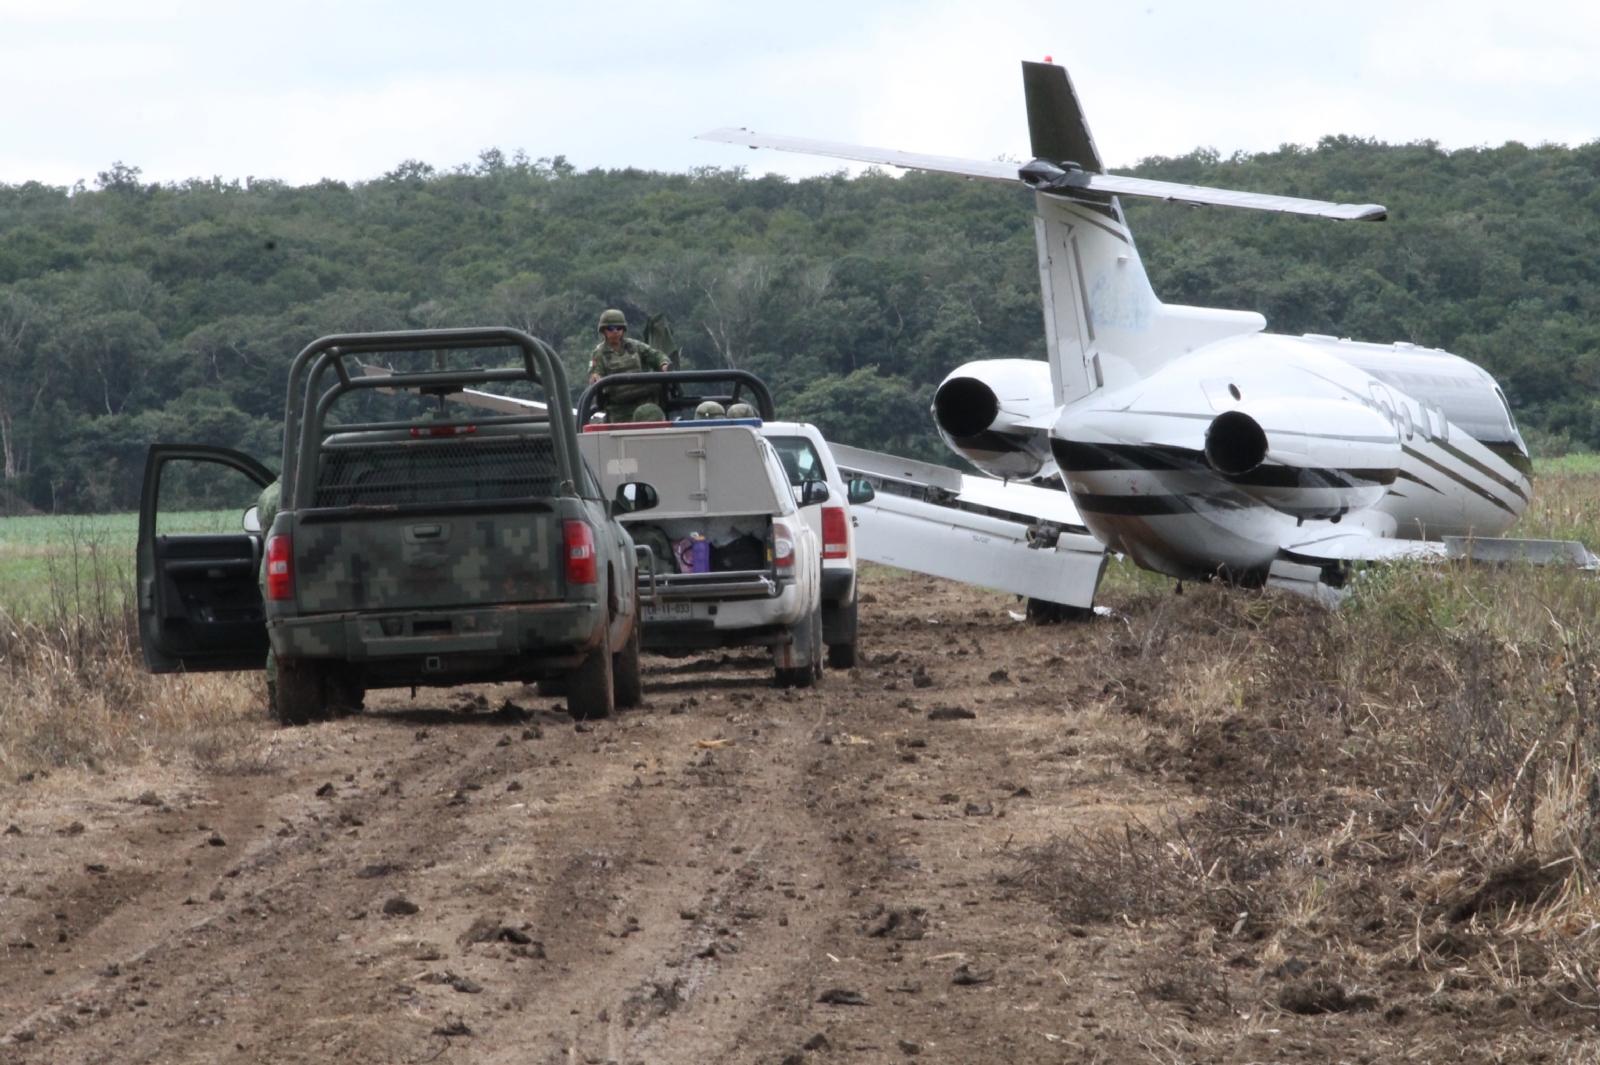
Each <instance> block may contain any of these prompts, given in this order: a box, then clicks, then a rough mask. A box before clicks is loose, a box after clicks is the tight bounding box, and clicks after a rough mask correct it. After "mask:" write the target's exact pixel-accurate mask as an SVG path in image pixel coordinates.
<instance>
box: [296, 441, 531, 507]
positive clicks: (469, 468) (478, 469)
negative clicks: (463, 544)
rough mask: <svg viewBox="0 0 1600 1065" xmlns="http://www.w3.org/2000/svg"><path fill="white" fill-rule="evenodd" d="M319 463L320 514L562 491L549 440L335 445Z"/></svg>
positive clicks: (515, 497) (320, 457) (323, 454)
mask: <svg viewBox="0 0 1600 1065" xmlns="http://www.w3.org/2000/svg"><path fill="white" fill-rule="evenodd" d="M319 459H320V462H319V466H318V470H317V489H316V498H315V501H314V503H313V504H312V505H313V506H317V507H376V506H400V505H405V504H408V503H454V502H463V501H472V500H500V499H532V498H541V497H549V496H553V495H555V494H556V488H557V484H558V483H559V482H558V465H557V462H556V455H555V447H554V444H553V442H552V441H551V439H550V438H549V437H548V436H538V437H528V436H516V437H495V438H489V439H483V438H479V439H476V440H475V439H472V438H471V437H454V438H450V439H445V440H427V439H422V440H405V441H396V442H392V443H389V442H385V443H362V444H335V445H326V446H324V448H323V450H322V452H321V454H320V455H319Z"/></svg>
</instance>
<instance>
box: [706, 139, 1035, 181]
mask: <svg viewBox="0 0 1600 1065" xmlns="http://www.w3.org/2000/svg"><path fill="white" fill-rule="evenodd" d="M695 140H702V141H721V142H722V143H724V144H742V145H744V146H745V147H747V148H776V149H777V150H778V151H780V152H799V153H801V154H802V155H825V156H828V157H830V158H833V159H854V160H855V161H856V162H858V163H877V164H880V165H882V166H898V167H903V168H904V169H906V170H933V171H936V172H938V173H940V174H960V175H961V176H962V177H971V178H985V179H987V180H989V181H1021V180H1022V179H1021V178H1020V177H1018V176H1017V167H1016V164H1014V163H980V162H978V161H977V160H975V159H958V158H956V157H955V156H952V155H925V154H923V153H921V152H902V151H899V150H897V149H894V148H863V147H861V146H860V145H857V144H844V143H842V142H840V141H814V140H807V139H806V138H804V137H783V136H779V135H777V134H773V133H752V132H750V131H749V130H747V129H726V128H725V129H714V130H712V131H711V132H710V133H702V134H700V136H698V137H696V138H695Z"/></svg>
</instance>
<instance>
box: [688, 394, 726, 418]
mask: <svg viewBox="0 0 1600 1065" xmlns="http://www.w3.org/2000/svg"><path fill="white" fill-rule="evenodd" d="M727 416H728V412H727V411H725V410H723V409H722V404H720V403H718V402H717V401H716V400H714V399H708V400H706V401H705V402H704V403H702V404H700V405H699V406H698V407H696V408H695V409H694V420H695V421H697V422H698V421H704V420H706V419H707V418H726V417H727Z"/></svg>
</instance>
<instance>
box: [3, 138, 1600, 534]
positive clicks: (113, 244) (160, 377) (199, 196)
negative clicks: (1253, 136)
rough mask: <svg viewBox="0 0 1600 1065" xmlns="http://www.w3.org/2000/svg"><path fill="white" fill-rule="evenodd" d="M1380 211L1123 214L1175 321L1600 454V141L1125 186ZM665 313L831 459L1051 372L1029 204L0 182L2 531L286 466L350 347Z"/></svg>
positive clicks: (1236, 163)
mask: <svg viewBox="0 0 1600 1065" xmlns="http://www.w3.org/2000/svg"><path fill="white" fill-rule="evenodd" d="M1131 172H1132V173H1137V174H1140V175H1143V176H1149V177H1158V178H1164V179H1168V180H1178V181H1188V182H1196V183H1204V184H1215V185H1222V186H1228V187H1236V188H1244V189H1255V190H1260V191H1270V192H1277V193H1284V194H1289V195H1298V196H1312V197H1320V198H1326V199H1337V200H1352V201H1359V202H1381V203H1385V204H1387V205H1388V206H1389V207H1390V208H1391V221H1389V222H1388V223H1386V224H1382V225H1339V224H1333V223H1328V222H1324V221H1320V220H1311V219H1299V218H1286V217H1274V216H1268V215H1261V214H1256V213H1252V212H1228V211H1220V210H1193V209H1189V208H1181V207H1173V206H1168V205H1161V204H1144V203H1136V204H1129V205H1128V212H1129V216H1130V221H1131V222H1132V224H1133V226H1134V229H1135V233H1136V236H1137V237H1138V240H1139V244H1140V248H1141V252H1142V254H1143V256H1144V258H1145V261H1146V264H1147V266H1148V269H1149V272H1150V275H1151V279H1152V281H1153V283H1154V285H1155V288H1156V291H1157V293H1158V294H1159V295H1160V296H1161V297H1162V298H1163V299H1165V300H1168V301H1172V302H1182V303H1195V304H1204V305H1212V306H1221V307H1235V308H1246V309H1254V310H1259V311H1261V312H1262V313H1264V314H1265V315H1266V316H1267V318H1268V321H1269V323H1270V324H1269V328H1272V329H1274V330H1279V331H1284V332H1290V333H1298V332H1306V331H1310V332H1321V333H1333V334H1337V335H1340V336H1351V337H1354V338H1356V339H1364V340H1375V341H1388V340H1397V339H1400V340H1409V341H1412V342H1415V343H1420V344H1426V345H1436V346H1441V347H1445V348H1448V349H1450V350H1452V351H1455V352H1456V353H1458V354H1461V355H1464V356H1466V357H1468V358H1471V359H1474V360H1476V361H1478V362H1479V363H1481V364H1482V365H1484V366H1485V367H1487V368H1488V369H1490V370H1491V371H1492V372H1493V373H1495V374H1496V375H1497V376H1498V377H1499V378H1500V380H1501V382H1502V383H1503V384H1504V385H1505V387H1506V391H1507V392H1508V394H1509V395H1510V396H1511V399H1512V402H1513V406H1514V407H1515V409H1516V411H1517V413H1518V415H1519V417H1520V418H1521V419H1522V421H1523V423H1524V425H1525V427H1527V428H1528V429H1529V430H1530V436H1531V437H1532V438H1533V440H1534V442H1535V444H1536V445H1537V446H1538V447H1540V448H1541V449H1542V450H1544V451H1546V452H1547V453H1559V452H1562V451H1566V450H1574V449H1576V450H1586V449H1590V448H1594V447H1596V446H1600V406H1597V404H1596V401H1595V399H1594V398H1593V397H1594V396H1595V394H1596V389H1595V387H1594V386H1595V385H1596V383H1600V324H1597V319H1596V309H1597V306H1600V260H1597V258H1596V256H1595V254H1594V248H1595V247H1596V246H1597V245H1600V143H1597V144H1590V145H1586V146H1583V147H1580V148H1566V147H1561V146H1543V147H1538V148H1531V149H1530V148H1527V147H1524V146H1522V145H1518V144H1507V145H1505V146H1503V147H1500V148H1495V149H1466V150H1461V151H1454V152H1446V151H1442V150H1440V149H1438V148H1437V147H1436V146H1434V145H1431V144H1413V145H1386V144H1379V143H1375V142H1370V141H1362V140H1357V139H1349V138H1328V139H1325V140H1324V141H1322V142H1321V143H1320V144H1318V145H1317V146H1316V147H1315V148H1298V147H1285V148H1284V149H1282V150H1280V151H1277V152H1272V153H1265V154H1260V155H1251V156H1246V155H1236V156H1234V157H1231V158H1226V159H1224V158H1221V157H1219V156H1218V155H1217V154H1216V153H1214V152H1206V151H1198V152H1195V153H1191V154H1190V155H1187V156H1183V157H1180V158H1172V159H1151V160H1147V161H1146V162H1145V163H1143V164H1142V165H1141V166H1139V167H1138V168H1136V169H1135V170H1133V171H1131ZM607 306H619V307H622V308H624V309H626V310H627V311H628V312H629V314H630V316H631V317H632V318H633V320H634V321H635V322H636V323H637V322H640V321H641V320H642V315H643V313H644V312H646V311H648V312H651V313H655V312H666V313H667V314H668V315H669V317H670V319H671V321H672V322H673V325H674V328H675V331H676V333H677V336H678V339H679V342H680V343H682V344H683V347H684V352H685V361H686V362H687V364H688V365H689V366H691V367H708V366H719V365H728V364H733V365H737V366H740V367H744V368H747V369H751V370H754V371H756V372H757V373H759V374H762V375H763V376H765V377H766V378H767V379H768V380H769V381H770V382H771V383H772V384H773V386H774V390H775V392H776V393H777V395H778V397H779V402H780V405H781V406H782V408H783V411H784V413H785V414H788V415H793V416H798V417H803V418H807V419H810V420H813V421H815V422H817V423H818V424H820V425H821V426H822V427H823V429H824V431H825V432H826V433H827V434H828V435H829V436H830V437H831V438H833V439H837V440H840V441H842V442H847V443H852V444H857V445H862V446H867V447H875V448H880V449H886V450H891V451H897V452H901V453H905V454H911V455H918V456H922V457H925V458H932V459H938V460H945V459H947V457H948V453H947V452H945V451H944V449H943V448H942V447H941V446H940V444H939V442H938V440H937V437H936V436H935V435H934V433H933V431H932V426H931V423H930V422H929V420H928V417H927V413H926V411H927V403H928V399H929V397H930V393H931V391H932V388H933V386H934V385H935V384H937V382H938V381H939V380H940V378H942V377H943V376H944V374H945V373H947V372H948V371H949V370H950V369H952V368H953V367H955V366H956V365H959V364H960V363H962V362H964V361H966V360H969V359H976V358H989V357H1002V356H1022V357H1030V358H1039V357H1042V356H1043V351H1044V339H1043V327H1042V322H1041V316H1040V313H1039V308H1038V279H1037V273H1036V267H1035V261H1034V251H1033V235H1032V211H1031V202H1030V196H1029V194H1028V193H1027V192H1026V191H1024V190H1022V189H1020V188H1011V187H1006V186H998V185H990V184H986V183H982V182H968V181H963V180H959V179H953V178H946V177H942V176H937V175H926V174H908V175H906V176H904V177H902V178H892V177H889V176H887V175H883V174H879V173H873V172H869V173H867V174H864V175H862V176H860V177H857V178H848V177H845V176H842V175H835V176H830V177H822V178H815V179H809V180H805V181H788V180H785V179H782V178H778V177H764V178H751V177H749V176H747V175H746V174H745V173H743V172H742V171H740V170H716V169H706V170H699V171H695V172H693V173H689V174H663V173H652V172H645V171H638V170H624V171H590V172H586V173H578V172H576V171H575V170H574V169H573V168H572V167H571V166H569V165H568V164H567V163H566V162H565V161H564V160H562V159H561V158H559V157H558V158H555V159H553V160H550V159H541V160H538V161H530V160H528V159H527V158H525V157H523V156H522V155H520V154H518V155H517V156H514V157H507V156H505V155H503V154H502V153H500V152H499V151H494V150H491V151H487V152H484V153H483V154H482V156H481V157H480V159H479V161H478V163H477V164H476V165H474V166H470V167H460V168H457V169H455V170H452V171H448V172H444V171H436V170H434V169H433V168H431V167H429V166H427V165H425V164H421V163H416V162H408V163H405V164H402V165H401V166H399V167H397V168H396V169H395V170H394V171H392V172H391V173H388V174H385V175H383V176H382V177H380V178H377V179H375V180H372V181H367V182H361V183H357V184H353V185H347V184H345V183H342V182H336V181H324V182H321V183H318V184H315V185H308V186H302V187H292V186H289V185H286V184H284V183H282V182H276V181H263V180H255V179H250V180H246V181H242V182H241V181H222V180H220V179H214V180H191V181H187V182H183V183H180V184H176V185H152V184H146V183H143V182H142V181H141V180H140V174H139V171H138V170H137V169H136V168H132V167H127V166H123V165H121V164H118V165H116V166H114V167H112V169H111V170H109V171H107V172H105V173H103V174H101V175H100V177H99V180H98V182H97V183H96V187H95V188H94V189H87V188H84V187H82V186H79V187H76V188H72V189H67V188H57V187H50V186H45V185H40V184H37V183H29V184H25V185H20V186H0V444H3V464H4V469H3V474H4V482H5V488H6V490H5V492H4V498H5V500H6V505H7V507H9V508H13V509H20V508H23V507H27V506H31V507H36V508H39V509H42V510H46V511H57V512H70V511H80V512H102V511H113V510H125V509H128V508H129V507H131V506H132V505H133V504H134V501H135V497H136V494H137V490H138V479H139V469H140V465H141V462H142V455H143V449H144V446H145V445H146V444H148V443H150V442H152V441H156V440H175V439H184V440H204V441H208V442H212V443H220V444H228V445H232V446H235V447H239V448H242V449H244V450H246V451H250V452H252V453H254V454H256V455H258V456H261V457H263V458H267V459H269V460H272V459H273V457H274V456H275V455H276V454H277V451H278V430H277V425H278V421H279V419H280V418H281V415H282V408H283V391H282V390H283V381H284V378H285V373H286V370H287V366H288V362H289V360H290V359H291V358H292V357H293V355H294V353H295V352H296V351H297V350H298V349H299V348H300V347H301V346H303V345H304V344H305V343H307V342H308V341H310V340H312V339H313V338H315V337H317V336H319V335H321V334H325V333H329V332H336V331H351V330H368V329H396V328H406V327H416V326H449V325H466V324H485V323H503V324H510V325H515V326H518V327H520V328H524V329H527V330H529V331H530V332H533V333H535V334H537V335H540V336H542V337H545V338H547V339H549V340H551V341H552V342H553V343H555V344H556V345H557V346H558V348H559V349H560V350H561V351H562V353H563V355H564V356H565V357H566V359H567V361H568V364H569V367H571V368H572V369H573V370H574V371H576V370H577V369H578V368H579V366H580V364H581V362H582V360H583V357H584V353H585V352H586V351H587V349H588V347H589V346H590V345H591V344H592V343H593V339H592V338H593V332H592V329H593V323H594V319H595V317H596V316H597V314H598V313H599V311H600V310H601V309H603V308H604V307H607Z"/></svg>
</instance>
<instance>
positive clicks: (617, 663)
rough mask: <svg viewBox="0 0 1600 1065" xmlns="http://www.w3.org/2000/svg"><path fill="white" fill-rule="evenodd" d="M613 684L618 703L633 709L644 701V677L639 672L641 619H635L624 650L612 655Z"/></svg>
mask: <svg viewBox="0 0 1600 1065" xmlns="http://www.w3.org/2000/svg"><path fill="white" fill-rule="evenodd" d="M611 659H612V662H611V675H612V685H613V687H614V688H615V689H616V698H617V705H618V706H620V707H623V708H625V709H632V708H633V707H635V706H638V705H639V704H640V703H642V702H644V677H643V676H641V675H640V672H639V619H638V618H634V619H633V631H632V632H630V633H629V634H628V642H627V643H626V644H624V645H623V648H622V650H620V651H618V652H617V653H616V654H614V655H612V656H611Z"/></svg>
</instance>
